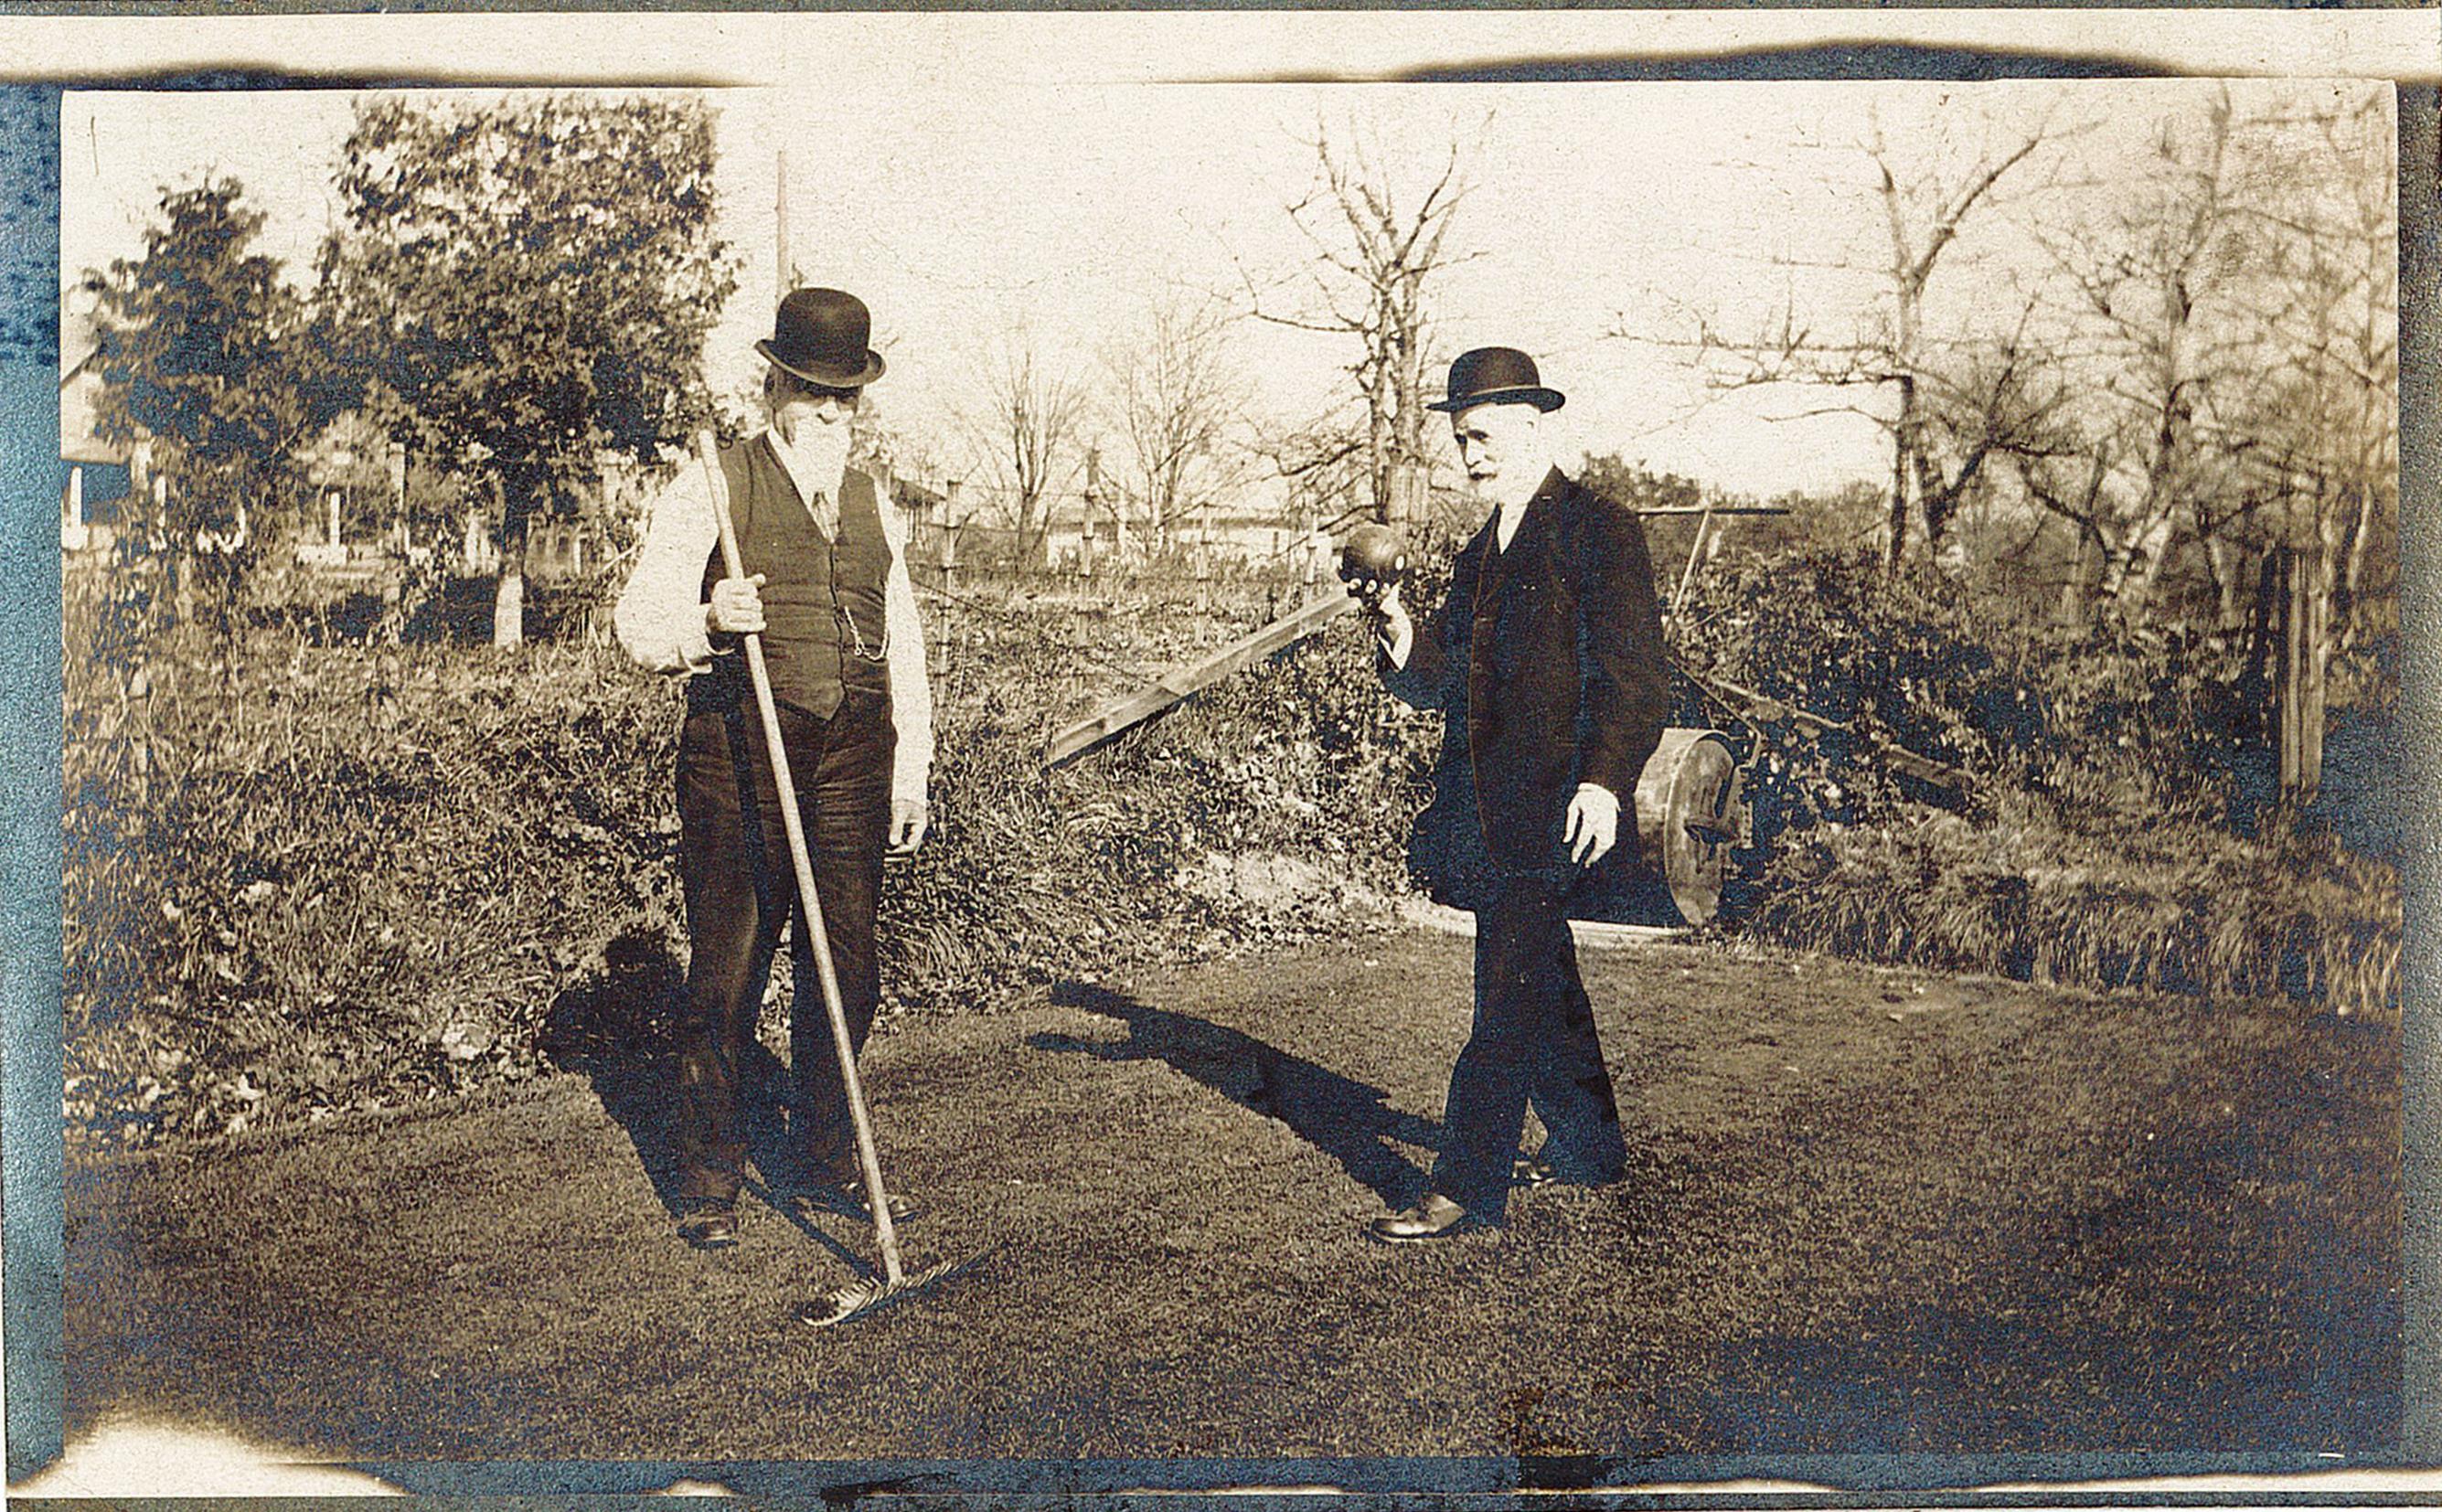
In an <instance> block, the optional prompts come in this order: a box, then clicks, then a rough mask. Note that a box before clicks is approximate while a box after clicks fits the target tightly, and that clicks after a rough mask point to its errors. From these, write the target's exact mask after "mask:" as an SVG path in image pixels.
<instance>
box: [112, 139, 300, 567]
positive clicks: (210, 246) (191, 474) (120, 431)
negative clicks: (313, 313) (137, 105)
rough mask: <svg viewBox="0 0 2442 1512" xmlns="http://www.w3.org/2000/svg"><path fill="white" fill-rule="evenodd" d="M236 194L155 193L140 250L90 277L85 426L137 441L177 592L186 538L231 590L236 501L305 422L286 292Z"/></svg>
mask: <svg viewBox="0 0 2442 1512" xmlns="http://www.w3.org/2000/svg"><path fill="white" fill-rule="evenodd" d="M245 192H246V191H245V187H244V186H243V185H241V184H240V183H239V182H238V181H237V180H235V179H233V178H226V177H214V176H207V177H206V178H205V179H204V180H203V181H202V182H200V183H198V184H195V185H193V186H191V187H189V188H185V189H174V190H165V191H163V193H162V197H161V204H160V219H159V220H158V221H156V222H155V225H154V226H153V227H152V228H150V229H148V230H147V231H146V232H145V237H144V246H145V251H144V256H143V257H142V258H141V259H140V260H137V261H134V262H130V261H128V260H127V259H124V258H121V259H119V260H118V261H116V262H114V263H113V264H111V267H110V270H109V274H108V276H107V277H103V278H99V279H97V280H96V281H95V284H96V288H97V291H98V293H99V295H100V313H101V317H102V319H101V322H100V325H101V332H100V335H101V374H102V380H103V384H104V388H103V391H102V395H101V399H100V407H99V408H100V413H99V417H98V425H99V428H100V431H101V433H102V435H103V436H105V437H106V438H108V439H110V440H112V441H114V442H117V443H119V444H121V445H133V444H136V443H137V442H139V441H147V440H148V439H149V445H150V447H151V451H152V466H153V470H154V473H155V476H156V477H157V478H159V479H160V480H161V483H162V494H161V500H162V507H161V510H160V513H159V516H158V518H155V519H150V520H148V521H147V524H148V527H149V532H150V534H151V535H152V536H153V537H155V538H156V539H158V540H159V541H160V542H161V543H162V544H163V547H164V549H165V550H167V551H168V553H169V554H170V560H171V565H172V570H173V573H174V574H176V580H177V583H178V585H179V598H180V600H181V601H182V603H183V600H184V599H185V597H186V594H185V586H186V584H187V582H188V581H189V570H190V567H191V563H192V562H193V560H194V555H195V553H196V552H197V550H198V548H199V547H200V548H202V549H204V550H205V551H206V552H207V554H208V555H209V556H210V557H211V558H212V559H213V560H214V561H215V562H217V563H219V564H220V565H221V566H222V567H223V568H224V569H226V570H225V571H223V572H222V573H220V574H218V575H219V577H220V579H221V582H222V584H223V586H224V588H225V590H226V591H227V592H234V590H235V587H236V583H237V580H238V574H239V571H240V569H241V568H242V566H243V564H244V562H245V561H246V559H247V551H246V548H247V547H248V546H249V545H250V543H251V541H252V538H253V537H252V534H251V532H250V531H249V530H248V528H247V505H248V503H249V502H252V503H253V504H254V505H255V506H256V509H257V511H258V512H259V511H260V509H261V507H262V505H263V503H264V501H266V496H272V495H275V494H276V493H277V492H278V491H279V490H281V489H282V487H283V486H284V484H285V483H286V482H287V481H288V480H287V478H286V475H285V469H286V458H287V456H288V453H289V449H290V447H291V446H293V444H294V443H295V442H296V440H297V439H298V437H299V436H300V435H301V433H302V432H303V430H304V428H305V426H306V423H307V416H306V411H305V406H304V403H303V400H302V399H301V396H300V392H299V387H298V383H297V379H296V368H295V365H294V363H293V361H292V351H293V342H294V337H295V335H296V331H297V328H298V323H299V315H300V310H299V305H298V301H297V299H296V297H295V296H294V294H293V293H291V291H290V290H289V289H288V288H287V287H286V286H285V285H283V284H282V282H281V281H280V264H279V262H278V260H277V259H275V258H272V257H269V256H266V255H264V254H263V253H261V252H257V251H255V250H254V249H253V246H254V240H255V237H256V235H257V233H258V232H260V231H261V229H262V228H263V220H264V218H263V215H262V214H261V212H259V211H256V210H253V209H247V208H246V207H245V206H244V205H243V204H242V200H243V197H244V195H245ZM226 607H227V603H226V593H225V594H224V603H223V608H224V609H226Z"/></svg>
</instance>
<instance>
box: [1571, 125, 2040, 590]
mask: <svg viewBox="0 0 2442 1512" xmlns="http://www.w3.org/2000/svg"><path fill="white" fill-rule="evenodd" d="M2046 140H2047V128H2046V127H2044V126H2043V125H2040V124H2039V125H2037V126H2035V127H2033V128H2032V129H2030V130H2027V131H2025V132H2023V133H2021V134H2019V135H2017V136H2015V137H2013V138H2011V139H2009V140H2008V141H2007V142H2005V143H2004V144H2003V145H2001V146H1999V147H1996V148H1995V149H1993V150H1991V151H1989V152H1987V153H1986V154H1985V155H1982V156H1980V157H1979V158H1978V159H1977V161H1975V162H1974V163H1972V164H1970V165H1969V166H1968V167H1966V168H1965V169H1964V170H1963V171H1960V172H1959V173H1955V174H1950V175H1945V174H1943V173H1941V172H1939V171H1936V170H1931V169H1927V170H1923V171H1919V170H1917V169H1914V168H1911V167H1910V166H1908V165H1907V164H1906V163H1905V162H1904V161H1903V159H1902V155H1900V154H1899V153H1897V152H1895V151H1894V150H1893V148H1892V147H1891V145H1890V144H1889V143H1888V142H1887V141H1886V139H1885V137H1884V135H1883V131H1882V126H1881V123H1880V121H1879V120H1876V121H1875V122H1874V123H1873V125H1872V126H1871V127H1870V128H1869V130H1868V136H1867V137H1866V139H1865V140H1864V141H1863V142H1861V143H1858V144H1857V145H1856V146H1855V147H1854V148H1853V149H1850V151H1853V152H1855V153H1859V154H1862V155H1864V158H1865V160H1866V165H1867V167H1868V170H1869V173H1870V178H1871V183H1872V186H1873V187H1872V191H1871V192H1872V193H1873V194H1874V195H1875V197H1876V200H1877V202H1878V204H1879V208H1880V209H1881V211H1882V222H1883V229H1884V234H1885V238H1886V243H1885V246H1884V248H1883V250H1882V251H1881V253H1880V254H1879V256H1878V257H1877V258H1876V259H1875V260H1874V261H1871V262H1859V263H1856V264H1839V265H1840V266H1843V267H1853V268H1854V270H1856V271H1861V272H1867V273H1869V274H1870V275H1871V276H1872V278H1873V280H1874V282H1875V286H1876V294H1875V297H1874V299H1873V301H1872V306H1871V308H1870V310H1869V311H1868V313H1867V314H1866V315H1865V316H1864V317H1863V318H1861V319H1858V320H1857V322H1856V324H1855V326H1854V328H1853V329H1852V330H1850V331H1848V332H1846V333H1842V334H1827V333H1825V332H1823V331H1821V330H1819V329H1818V328H1817V324H1816V322H1814V321H1813V320H1810V319H1803V318H1801V316H1800V315H1799V314H1798V312H1797V311H1796V309H1795V307H1794V305H1793V306H1792V307H1788V308H1784V309H1783V310H1782V311H1781V312H1780V313H1779V315H1778V316H1777V318H1776V319H1773V320H1772V321H1769V322H1767V323H1766V325H1765V327H1764V329H1763V330H1761V331H1760V332H1759V333H1758V334H1756V335H1751V336H1746V337H1731V336H1727V335H1725V334H1724V333H1722V331H1721V330H1719V329H1718V327H1717V326H1716V324H1715V323H1714V321H1713V320H1712V319H1710V318H1709V317H1707V316H1704V315H1700V316H1699V317H1698V329H1697V334H1696V336H1695V337H1694V338H1693V341H1692V344H1693V346H1694V347H1695V348H1696V350H1697V354H1698V357H1699V360H1700V361H1702V362H1704V364H1705V365H1706V367H1707V368H1708V369H1710V370H1711V372H1712V374H1713V381H1714V382H1715V383H1716V384H1717V385H1718V386H1720V387H1722V388H1724V389H1755V388H1770V387H1777V386H1784V385H1788V386H1797V387H1803V388H1813V389H1830V390H1833V391H1842V390H1856V389H1862V390H1867V391H1870V392H1874V393H1876V394H1880V395H1884V396H1886V397H1885V399H1884V401H1883V402H1881V403H1872V402H1868V401H1866V400H1862V399H1861V400H1856V401H1850V402H1847V403H1844V404H1840V405H1837V406H1835V407H1834V408H1839V409H1845V410H1853V411H1855V412H1857V413H1860V414H1866V415H1869V416H1871V417H1872V418H1873V419H1874V420H1875V421H1876V422H1877V423H1879V424H1880V425H1882V426H1883V427H1884V428H1886V430H1887V431H1888V432H1889V435H1890V438H1891V471H1890V492H1889V521H1888V527H1887V528H1888V541H1887V547H1888V553H1889V560H1890V564H1891V566H1892V568H1893V569H1894V570H1896V569H1897V568H1898V566H1899V564H1900V563H1901V561H1902V560H1904V559H1905V558H1906V557H1907V556H1909V555H1910V554H1912V553H1913V554H1915V555H1919V556H1926V557H1931V558H1935V559H1940V558H1941V556H1942V553H1943V549H1944V547H1945V545H1946V544H1947V538H1948V536H1949V533H1950V525H1951V521H1952V519H1953V518H1954V516H1955V515H1956V513H1957V510H1958V507H1959V501H1961V499H1963V498H1964V497H1965V496H1966V494H1967V492H1968V491H1969V489H1970V488H1971V487H1973V486H1974V485H1975V484H1976V483H1977V479H1978V477H1979V475H1980V473H1981V471H1982V469H1983V468H1984V466H1985V465H1986V464H1987V462H1988V460H1989V459H1990V458H1991V457H1992V456H1993V455H1994V454H1995V453H1996V451H2000V450H2007V449H2009V448H2011V447H2013V446H2020V445H2028V446H2033V445H2039V443H2038V442H2037V441H2036V440H2035V439H2034V437H2033V436H2032V434H2031V433H2030V428H2031V426H2032V423H2033V420H2034V418H2035V417H2034V416H2032V415H2031V414H2029V413H2027V412H2026V409H2025V407H2026V403H2027V400H2028V395H2029V393H2030V388H2029V370H2028V367H2027V364H2026V362H2025V361H2024V360H2023V358H2024V354H2025V349H2024V348H2023V346H2021V345H2018V344H2016V343H2014V342H2012V343H2009V344H2010V353H2009V355H2008V359H2007V360H2002V361H1998V362H1994V361H1981V360H1969V361H1964V362H1962V361H1959V360H1956V359H1957V357H1958V355H1959V353H1960V351H1961V350H1962V343H1960V342H1959V341H1958V340H1957V339H1955V338H1953V337H1948V336H1945V335H1937V334H1935V333H1934V332H1932V331H1930V330H1929V329H1928V326H1927V306H1928V298H1927V296H1928V294H1929V292H1930V290H1931V289H1932V286H1933V282H1934V279H1935V275H1936V274H1937V273H1939V272H1940V271H1941V269H1942V268H1943V267H1944V266H1945V265H1946V264H1945V263H1944V258H1945V255H1946V254H1948V253H1950V251H1951V249H1952V247H1953V246H1955V245H1956V244H1957V242H1958V240H1959V235H1960V233H1961V231H1962V230H1963V229H1964V228H1966V227H1967V226H1968V225H1969V223H1970V220H1971V218H1972V217H1974V216H1976V215H1977V213H1978V212H1979V211H1980V210H1982V209H1985V208H1987V207H1989V206H1990V205H1991V204H1992V203H1993V200H1994V194H1995V190H1996V186H1998V185H1999V184H2000V183H2001V182H2002V180H2003V179H2004V178H2006V177H2008V176H2009V175H2010V174H2012V173H2014V172H2017V171H2019V170H2020V169H2021V168H2022V165H2024V164H2026V163H2027V162H2028V161H2029V160H2030V159H2031V158H2032V157H2033V156H2034V155H2035V154H2036V151H2037V149H2038V148H2039V147H2041V146H2042V145H2043V144H2044V142H2045V141H2046ZM2025 329H2026V326H2025V322H2024V321H2023V320H2021V322H2020V325H2019V331H2020V334H2021V335H2023V333H2024V332H2025ZM1612 334H1613V335H1614V336H1618V337H1629V338H1632V339H1645V337H1643V336H1642V335H1641V334H1638V333H1631V332H1629V331H1627V330H1625V329H1616V330H1614V331H1613V333H1612ZM1983 344H1984V343H1981V342H1975V343H1966V344H1963V345H1964V346H1965V348H1966V349H1968V350H1973V349H1974V348H1975V347H1977V346H1981V345H1983Z"/></svg>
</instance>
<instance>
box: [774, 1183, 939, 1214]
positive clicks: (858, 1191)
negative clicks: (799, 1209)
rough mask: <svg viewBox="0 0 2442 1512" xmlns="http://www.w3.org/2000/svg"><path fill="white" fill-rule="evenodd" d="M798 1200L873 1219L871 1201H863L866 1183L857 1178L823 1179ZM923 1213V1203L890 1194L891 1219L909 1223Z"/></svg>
mask: <svg viewBox="0 0 2442 1512" xmlns="http://www.w3.org/2000/svg"><path fill="white" fill-rule="evenodd" d="M798 1201H799V1202H800V1203H802V1204H803V1205H805V1206H807V1207H811V1208H819V1209H822V1210H824V1211H829V1212H838V1213H845V1214H847V1216H849V1217H852V1218H862V1219H864V1220H865V1221H866V1222H867V1223H871V1222H872V1221H873V1204H872V1203H871V1202H869V1201H867V1200H866V1195H865V1183H864V1182H863V1181H859V1180H847V1181H825V1182H821V1183H819V1184H817V1185H816V1186H815V1187H814V1188H813V1189H812V1190H811V1191H810V1192H806V1193H801V1194H800V1195H799V1197H798ZM923 1215H924V1205H923V1204H922V1203H920V1202H919V1201H917V1200H916V1199H915V1198H913V1197H911V1196H909V1195H907V1193H903V1192H894V1193H891V1194H890V1221H891V1222H892V1223H894V1224H901V1223H908V1222H912V1221H914V1220H915V1219H918V1218H920V1217H922V1216H923Z"/></svg>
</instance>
